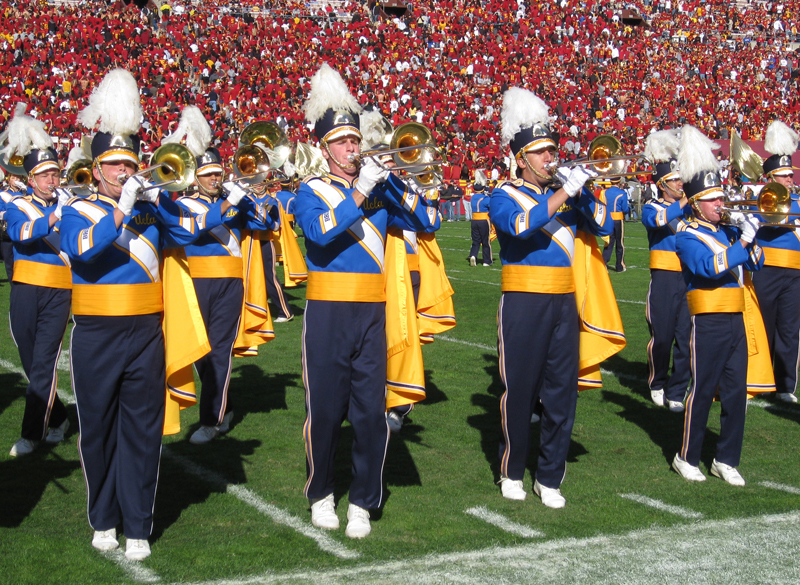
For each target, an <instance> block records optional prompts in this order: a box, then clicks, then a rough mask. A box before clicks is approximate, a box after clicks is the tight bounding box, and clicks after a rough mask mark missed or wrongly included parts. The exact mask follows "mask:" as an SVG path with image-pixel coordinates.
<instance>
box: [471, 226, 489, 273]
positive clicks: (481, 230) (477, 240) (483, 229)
mask: <svg viewBox="0 0 800 585" xmlns="http://www.w3.org/2000/svg"><path fill="white" fill-rule="evenodd" d="M470 231H471V234H472V247H471V248H470V249H469V255H470V256H474V257H475V258H477V257H478V248H479V247H482V248H483V263H484V264H491V263H492V246H491V244H490V243H489V220H488V219H473V220H472V221H471V224H470Z"/></svg>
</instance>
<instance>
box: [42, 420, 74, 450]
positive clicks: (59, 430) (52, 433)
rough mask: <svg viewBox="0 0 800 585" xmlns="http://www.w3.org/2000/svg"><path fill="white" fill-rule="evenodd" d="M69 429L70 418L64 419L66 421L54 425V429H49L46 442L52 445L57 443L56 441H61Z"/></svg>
mask: <svg viewBox="0 0 800 585" xmlns="http://www.w3.org/2000/svg"><path fill="white" fill-rule="evenodd" d="M68 430H69V420H68V419H64V422H63V423H61V424H60V425H58V426H57V427H53V428H52V429H47V436H46V437H45V438H44V442H45V443H49V444H50V445H55V444H56V443H60V442H61V441H63V440H64V436H65V435H66V434H67V431H68Z"/></svg>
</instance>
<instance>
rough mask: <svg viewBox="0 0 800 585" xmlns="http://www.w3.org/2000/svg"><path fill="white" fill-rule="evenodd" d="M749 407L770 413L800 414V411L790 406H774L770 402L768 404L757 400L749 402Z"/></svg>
mask: <svg viewBox="0 0 800 585" xmlns="http://www.w3.org/2000/svg"><path fill="white" fill-rule="evenodd" d="M747 405H748V406H756V407H758V408H763V409H764V410H767V411H769V412H786V413H789V414H798V413H800V409H797V408H789V407H788V406H781V405H780V404H772V403H770V402H767V401H766V400H756V399H755V398H752V399H750V400H748V401H747Z"/></svg>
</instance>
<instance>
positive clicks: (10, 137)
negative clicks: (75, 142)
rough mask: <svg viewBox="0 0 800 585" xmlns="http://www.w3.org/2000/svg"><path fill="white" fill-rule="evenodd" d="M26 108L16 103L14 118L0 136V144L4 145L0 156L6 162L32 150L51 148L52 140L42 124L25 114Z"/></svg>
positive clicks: (24, 105) (25, 105)
mask: <svg viewBox="0 0 800 585" xmlns="http://www.w3.org/2000/svg"><path fill="white" fill-rule="evenodd" d="M27 106H28V105H27V104H25V103H23V102H19V103H17V105H16V106H15V107H14V117H13V118H11V121H10V122H9V123H8V126H7V127H6V129H5V131H4V132H3V133H2V134H0V144H4V143H5V146H4V148H3V150H0V154H1V155H3V156H4V157H5V159H6V160H10V159H11V157H12V156H25V155H26V154H28V153H29V152H30V151H31V150H34V149H38V150H46V149H48V148H53V140H52V139H51V138H50V135H49V134H48V133H47V130H45V127H44V123H43V122H41V121H40V120H37V119H36V118H31V117H30V116H28V115H27V114H25V109H26V108H27Z"/></svg>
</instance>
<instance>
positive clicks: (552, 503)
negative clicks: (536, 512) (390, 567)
mask: <svg viewBox="0 0 800 585" xmlns="http://www.w3.org/2000/svg"><path fill="white" fill-rule="evenodd" d="M533 492H534V493H535V494H536V495H537V496H539V497H540V498H542V503H543V504H544V505H545V506H547V507H548V508H563V507H564V506H566V505H567V500H566V498H565V497H564V496H562V495H561V490H560V489H555V488H549V487H546V486H543V485H542V484H540V483H539V480H538V479H537V480H536V481H534V482H533Z"/></svg>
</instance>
